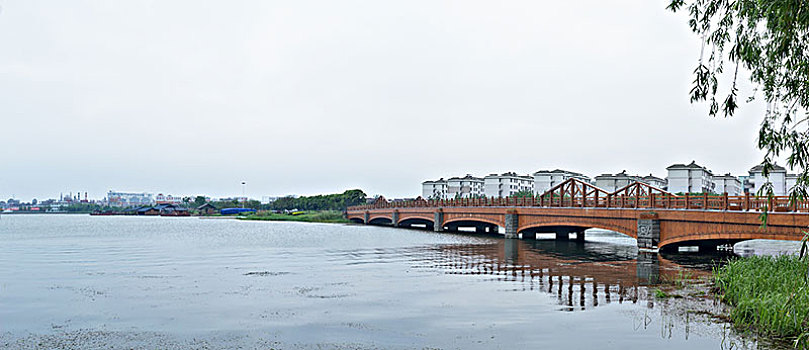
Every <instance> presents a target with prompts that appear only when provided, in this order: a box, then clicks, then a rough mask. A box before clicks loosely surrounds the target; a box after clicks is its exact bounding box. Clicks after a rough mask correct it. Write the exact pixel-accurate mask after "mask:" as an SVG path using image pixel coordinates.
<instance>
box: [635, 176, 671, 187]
mask: <svg viewBox="0 0 809 350" xmlns="http://www.w3.org/2000/svg"><path fill="white" fill-rule="evenodd" d="M640 181H641V182H643V183H645V184H647V185H649V186H652V187H657V188H659V189H661V190H665V189H666V187H668V182H667V181H666V179H661V178H659V177H657V176H654V175H652V174H649V176H644V177H642V178H641V179H640Z"/></svg>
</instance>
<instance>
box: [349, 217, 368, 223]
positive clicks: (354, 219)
mask: <svg viewBox="0 0 809 350" xmlns="http://www.w3.org/2000/svg"><path fill="white" fill-rule="evenodd" d="M348 221H351V222H352V223H355V224H364V223H365V220H363V219H362V218H348Z"/></svg>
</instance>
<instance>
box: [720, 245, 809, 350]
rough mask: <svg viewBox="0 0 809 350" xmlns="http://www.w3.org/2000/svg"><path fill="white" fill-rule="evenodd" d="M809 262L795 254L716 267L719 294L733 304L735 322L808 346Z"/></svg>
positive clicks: (731, 313) (735, 323)
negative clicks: (808, 272)
mask: <svg viewBox="0 0 809 350" xmlns="http://www.w3.org/2000/svg"><path fill="white" fill-rule="evenodd" d="M807 262H808V260H807V259H806V258H799V257H798V256H795V255H782V256H753V257H746V258H739V259H734V260H731V261H730V262H728V263H727V264H726V265H724V266H721V267H718V268H716V269H715V270H714V279H715V282H716V288H717V293H718V294H719V297H720V298H721V299H722V300H723V301H725V302H726V303H728V304H729V305H731V306H732V308H731V309H730V313H729V317H730V319H731V320H732V322H733V324H734V325H735V326H736V327H738V328H740V329H744V330H752V331H755V332H757V333H760V334H762V335H765V336H769V337H772V338H777V339H785V340H791V341H792V342H794V344H795V347H796V348H800V349H807V348H809V286H807V283H808V282H807V268H808V267H807Z"/></svg>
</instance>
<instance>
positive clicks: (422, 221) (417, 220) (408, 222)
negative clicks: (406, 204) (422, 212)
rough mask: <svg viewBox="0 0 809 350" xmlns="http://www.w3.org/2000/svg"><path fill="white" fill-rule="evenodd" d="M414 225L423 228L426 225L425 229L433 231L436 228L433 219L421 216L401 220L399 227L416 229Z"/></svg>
mask: <svg viewBox="0 0 809 350" xmlns="http://www.w3.org/2000/svg"><path fill="white" fill-rule="evenodd" d="M413 225H416V226H421V225H424V228H426V229H429V230H433V229H434V227H435V222H434V221H433V219H430V218H427V217H421V216H408V217H406V218H404V219H400V220H399V222H398V223H397V226H399V227H406V228H416V227H414V226H413Z"/></svg>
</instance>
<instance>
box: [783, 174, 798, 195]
mask: <svg viewBox="0 0 809 350" xmlns="http://www.w3.org/2000/svg"><path fill="white" fill-rule="evenodd" d="M797 183H798V174H787V180H786V193H789V192H790V191H791V190H792V188H793V187H795V184H797Z"/></svg>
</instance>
